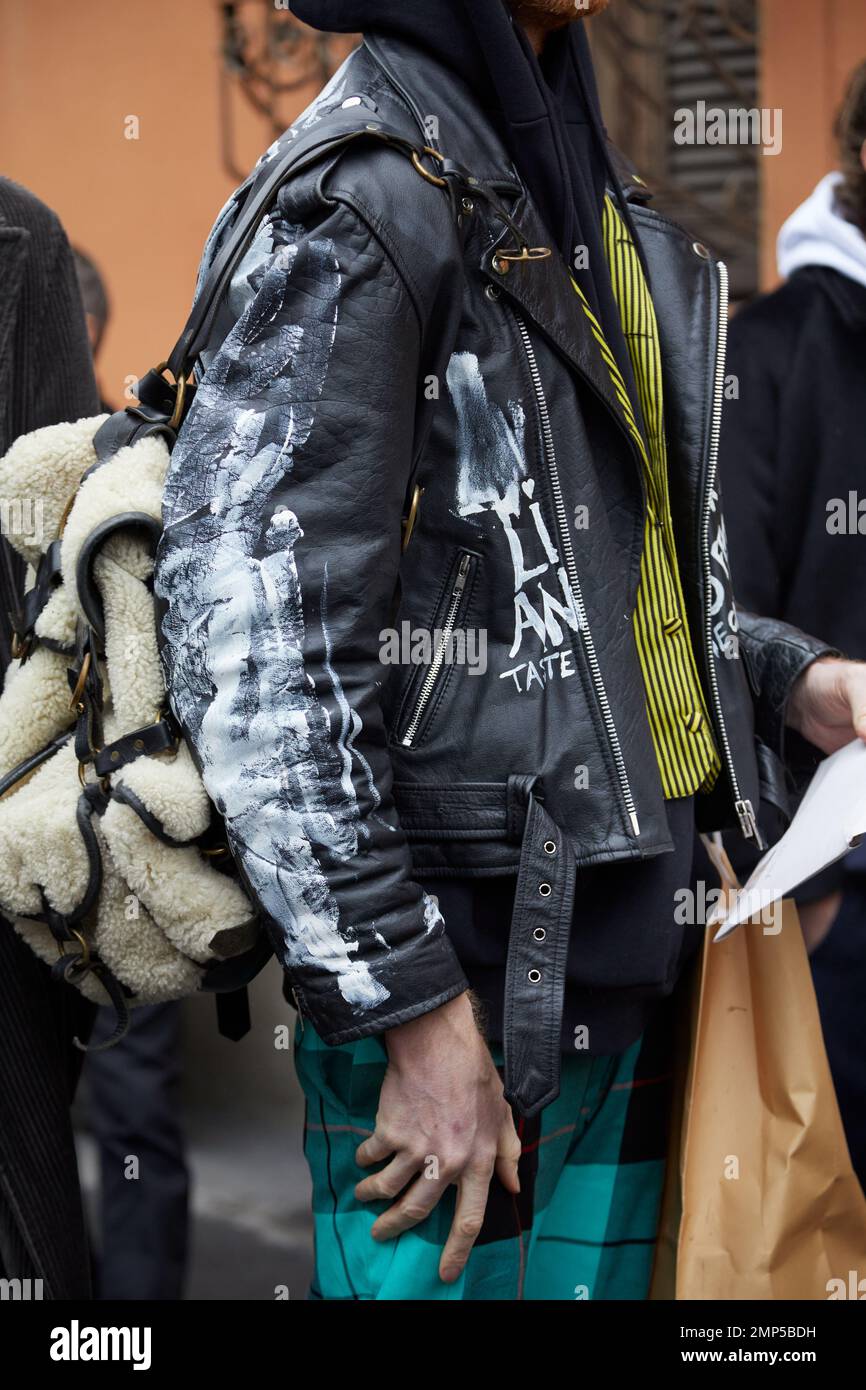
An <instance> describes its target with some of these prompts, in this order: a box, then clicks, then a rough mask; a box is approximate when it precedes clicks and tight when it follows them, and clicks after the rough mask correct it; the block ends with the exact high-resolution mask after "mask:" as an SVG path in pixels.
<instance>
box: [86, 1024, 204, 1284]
mask: <svg viewBox="0 0 866 1390" xmlns="http://www.w3.org/2000/svg"><path fill="white" fill-rule="evenodd" d="M131 1019H132V1022H131V1026H130V1029H129V1032H128V1033H127V1034H126V1037H125V1038H123V1039H122V1040H121V1041H120V1042H119V1043H118V1044H117V1045H116V1046H115V1047H111V1048H109V1049H108V1050H107V1051H105V1052H94V1053H91V1054H90V1055H89V1056H88V1058H87V1062H86V1066H85V1079H86V1083H87V1092H88V1102H89V1105H88V1117H89V1121H90V1126H91V1128H92V1130H93V1133H94V1135H95V1137H96V1140H97V1143H98V1145H99V1156H100V1170H101V1185H100V1227H101V1231H100V1236H101V1238H100V1241H99V1246H100V1250H99V1257H98V1261H97V1292H98V1296H99V1297H100V1298H102V1299H112V1298H118V1299H179V1298H182V1297H183V1283H184V1275H185V1271H186V1263H187V1247H188V1231H189V1173H188V1170H187V1165H186V1158H185V1154H184V1140H183V1130H182V1127H181V1123H180V1118H179V1115H180V1096H179V1091H180V1077H181V1053H180V1026H181V1005H180V1004H176V1003H173V1004H154V1005H152V1006H149V1007H144V1008H139V1009H134V1010H133V1011H132V1015H131ZM111 1026H112V1017H111V1013H110V1010H107V1009H106V1010H103V1011H100V1016H99V1019H98V1020H97V1024H96V1027H95V1029H94V1037H93V1041H94V1042H98V1041H99V1040H100V1039H101V1038H102V1037H103V1036H104V1035H106V1034H107V1033H108V1032H110V1030H111Z"/></svg>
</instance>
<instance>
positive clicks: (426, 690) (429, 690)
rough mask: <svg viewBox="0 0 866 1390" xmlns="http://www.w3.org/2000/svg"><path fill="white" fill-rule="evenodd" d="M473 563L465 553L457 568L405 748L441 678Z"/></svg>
mask: <svg viewBox="0 0 866 1390" xmlns="http://www.w3.org/2000/svg"><path fill="white" fill-rule="evenodd" d="M471 563H472V556H471V555H464V556H463V558H462V559H461V561H460V565H459V567H458V569H457V574H456V576H455V579H454V586H453V588H452V590H451V597H450V599H449V601H448V608H447V610H446V613H445V623H444V626H443V627H442V628H441V632H442V638H441V641H440V642H439V645H438V647H437V648H436V651H435V654H434V656H433V660H432V661H431V663H430V669H429V671H428V672H427V675H426V676H425V677H424V684H423V685H422V686H421V689H420V691H419V692H418V699H417V700H416V701H415V708H414V710H413V711H412V717H411V719H410V720H409V723H408V724H407V725H406V729H405V732H404V734H403V737H402V738H401V740H400V742H401V744H402V745H403V747H404V748H411V747H412V744H413V743H414V742H415V735H416V734H417V733H418V726H419V724H420V723H421V719H422V718H423V715H424V711H425V709H426V708H427V705H428V704H429V701H430V696H431V695H432V694H433V690H434V688H435V686H436V682H437V680H438V679H439V673H440V671H441V670H442V666H443V664H444V662H445V653H446V652H447V650H448V645H449V643H450V641H451V637H452V635H453V633H454V625H455V623H456V621H457V610H458V609H459V607H460V600H461V598H462V597H463V590H464V589H465V588H466V577H467V575H468V574H469V566H470V564H471Z"/></svg>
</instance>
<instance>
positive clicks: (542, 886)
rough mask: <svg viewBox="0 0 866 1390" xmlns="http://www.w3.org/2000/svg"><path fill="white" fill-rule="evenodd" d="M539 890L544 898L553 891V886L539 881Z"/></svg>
mask: <svg viewBox="0 0 866 1390" xmlns="http://www.w3.org/2000/svg"><path fill="white" fill-rule="evenodd" d="M538 891H539V893H540V894H541V896H542V897H543V898H549V897H550V895H551V893H552V892H553V889H552V888H551V886H550V884H549V883H539V885H538Z"/></svg>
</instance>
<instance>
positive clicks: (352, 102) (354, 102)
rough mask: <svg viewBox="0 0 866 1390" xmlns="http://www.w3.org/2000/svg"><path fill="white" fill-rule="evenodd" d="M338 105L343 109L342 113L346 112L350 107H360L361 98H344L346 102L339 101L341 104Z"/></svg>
mask: <svg viewBox="0 0 866 1390" xmlns="http://www.w3.org/2000/svg"><path fill="white" fill-rule="evenodd" d="M340 105H341V106H342V108H343V110H344V111H347V110H348V108H349V107H350V106H360V105H361V98H360V97H346V100H345V101H341V102H340Z"/></svg>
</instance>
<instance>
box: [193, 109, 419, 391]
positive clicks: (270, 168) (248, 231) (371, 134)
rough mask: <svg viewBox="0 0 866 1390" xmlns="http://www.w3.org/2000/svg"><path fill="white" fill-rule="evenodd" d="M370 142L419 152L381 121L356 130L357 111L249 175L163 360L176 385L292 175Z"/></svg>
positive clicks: (335, 119) (334, 120) (331, 121)
mask: <svg viewBox="0 0 866 1390" xmlns="http://www.w3.org/2000/svg"><path fill="white" fill-rule="evenodd" d="M371 139H372V140H380V141H382V142H383V143H385V144H386V145H390V146H391V148H392V149H396V150H399V151H400V152H401V153H403V154H405V155H407V156H410V157H411V155H412V153H413V151H416V150H417V149H418V147H417V146H416V145H414V144H413V143H412V141H411V140H407V138H406V136H405V135H403V134H401V132H400V131H398V130H394V129H392V128H391V127H389V126H386V125H385V124H384V123H383V122H382V121H380V120H377V119H375V118H372V119H371V120H369V121H367V122H366V123H365V124H364V125H363V126H359V125H358V114H357V111H356V110H353V111H352V112H350V113H348V114H347V115H346V116H345V117H340V116H339V115H337V114H334V115H333V116H332V117H331V118H330V119H329V120H328V130H327V133H326V134H322V132H321V131H319V130H316V129H315V128H314V129H313V130H311V131H309V132H308V133H307V134H306V135H305V136H301V137H300V138H298V139H296V140H293V141H292V142H291V143H290V144H289V145H288V146H287V148H286V150H285V151H284V153H283V154H282V156H281V157H280V158H278V159H275V160H274V161H273V162H272V163H267V164H265V165H263V167H262V169H261V170H260V171H259V173H258V175H254V176H253V178H252V179H251V180H250V182H249V184H248V186H247V188H246V189H243V190H241V195H242V196H243V197H244V203H243V208H242V211H241V212H240V214H239V216H238V218H237V220H236V222H235V225H234V227H233V229H232V233H231V236H230V237H229V238H228V241H227V242H226V244H225V245H224V246H223V247H222V248H221V250H220V252H219V253H218V255H217V256H216V258H215V260H214V262H213V264H212V265H211V267H210V270H209V271H208V274H207V276H206V278H205V281H204V284H203V285H202V287H201V289H200V290H199V293H198V294H197V296H196V300H195V304H194V305H193V307H192V311H191V313H190V316H189V318H188V319H187V321H186V324H185V325H184V329H183V332H182V333H181V335H180V337H179V338H178V340H177V342H176V343H175V345H174V347H173V348H172V351H171V354H170V356H169V358H168V368H169V370H170V371H171V373H172V375H173V376H174V378H175V380H177V379H178V378H179V377H180V376H181V374H185V373H186V372H187V371H188V370H189V368H190V367H191V366H192V364H193V362H194V361H195V359H196V357H197V356H198V354H199V352H200V351H201V349H202V348H203V347H204V346H205V344H206V343H207V340H208V335H209V333H210V327H211V323H212V320H213V318H214V315H215V313H216V310H217V308H218V306H219V303H220V300H221V298H222V294H223V291H224V290H225V289H226V288H227V286H228V284H229V282H230V280H231V277H232V275H233V274H234V271H235V269H236V268H237V266H238V264H239V263H240V261H241V260H242V258H243V256H244V254H245V252H246V250H247V248H248V246H249V244H250V242H251V241H252V239H253V236H254V235H255V232H256V229H257V227H258V225H259V223H260V222H261V221H262V219H263V218H264V216H265V214H266V213H267V212H268V211H269V209H270V207H271V205H272V204H273V201H274V198H275V197H276V195H277V193H278V192H279V190H280V188H281V187H282V185H283V184H284V183H285V181H286V179H287V178H288V177H289V176H290V175H291V174H297V173H300V172H302V171H303V170H304V169H306V168H309V167H310V166H311V165H313V164H315V163H316V162H317V161H318V160H320V159H321V158H322V156H323V155H326V154H327V155H330V154H332V153H335V152H336V151H338V150H342V149H346V148H348V146H349V145H351V144H353V143H357V142H359V141H364V140H371Z"/></svg>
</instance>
